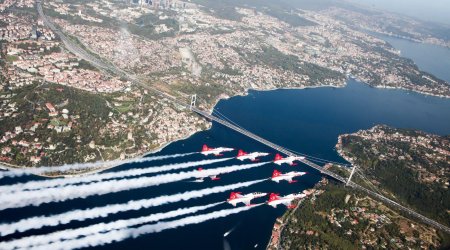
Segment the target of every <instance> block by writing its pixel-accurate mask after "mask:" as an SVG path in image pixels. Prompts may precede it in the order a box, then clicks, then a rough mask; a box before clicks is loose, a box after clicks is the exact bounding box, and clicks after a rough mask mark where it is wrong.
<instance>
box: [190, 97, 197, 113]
mask: <svg viewBox="0 0 450 250" xmlns="http://www.w3.org/2000/svg"><path fill="white" fill-rule="evenodd" d="M196 101H197V94H195V95H192V96H191V107H190V110H192V108H194V107H195V102H196Z"/></svg>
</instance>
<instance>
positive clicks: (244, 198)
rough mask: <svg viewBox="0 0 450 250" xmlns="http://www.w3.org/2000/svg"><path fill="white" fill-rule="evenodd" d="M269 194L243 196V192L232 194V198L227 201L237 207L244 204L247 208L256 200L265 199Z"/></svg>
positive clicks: (258, 193)
mask: <svg viewBox="0 0 450 250" xmlns="http://www.w3.org/2000/svg"><path fill="white" fill-rule="evenodd" d="M266 195H267V193H260V192H255V193H250V194H241V192H231V194H230V198H229V199H228V200H227V202H228V203H230V204H231V205H233V206H236V205H237V204H238V203H240V202H242V203H244V204H245V205H247V206H250V205H251V203H250V202H251V201H252V200H253V199H255V198H259V197H264V196H266Z"/></svg>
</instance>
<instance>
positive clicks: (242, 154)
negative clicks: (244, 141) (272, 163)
mask: <svg viewBox="0 0 450 250" xmlns="http://www.w3.org/2000/svg"><path fill="white" fill-rule="evenodd" d="M267 155H269V154H268V153H261V152H253V153H246V152H244V151H243V150H241V149H239V151H238V154H237V157H236V158H237V159H238V160H241V161H243V160H247V159H248V160H251V161H258V160H259V159H257V157H260V156H267Z"/></svg>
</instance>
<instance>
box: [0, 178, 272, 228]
mask: <svg viewBox="0 0 450 250" xmlns="http://www.w3.org/2000/svg"><path fill="white" fill-rule="evenodd" d="M266 180H267V179H262V180H255V181H247V182H241V183H235V184H231V185H226V186H220V187H212V188H205V189H200V190H194V191H187V192H184V193H178V194H174V195H163V196H159V197H155V198H151V199H144V200H134V201H129V202H127V203H122V204H113V205H107V206H104V207H94V208H89V209H85V210H81V209H79V210H72V211H69V212H65V213H62V214H56V215H50V216H36V217H31V218H27V219H22V220H20V221H17V222H13V223H10V224H0V236H6V235H10V234H13V233H15V232H26V231H28V230H31V229H40V228H43V227H46V226H57V225H64V224H68V223H70V222H72V221H84V220H88V219H95V218H101V217H107V216H108V215H111V214H117V213H120V212H126V211H136V210H140V209H143V208H149V207H156V206H161V205H165V204H169V203H175V202H179V201H187V200H191V199H195V198H201V197H204V196H207V195H211V194H216V193H222V192H226V191H231V190H235V189H239V188H243V187H248V186H252V185H255V184H258V183H261V182H263V181H266Z"/></svg>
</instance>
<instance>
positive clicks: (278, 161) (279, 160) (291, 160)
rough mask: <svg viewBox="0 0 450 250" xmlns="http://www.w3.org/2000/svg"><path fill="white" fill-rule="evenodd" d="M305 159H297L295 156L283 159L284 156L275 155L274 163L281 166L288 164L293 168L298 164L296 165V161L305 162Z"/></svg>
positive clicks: (301, 157)
mask: <svg viewBox="0 0 450 250" xmlns="http://www.w3.org/2000/svg"><path fill="white" fill-rule="evenodd" d="M304 159H305V157H303V156H300V157H295V156H288V157H286V158H283V156H281V155H280V154H276V155H275V159H274V160H273V163H275V164H277V165H280V166H281V164H283V163H287V164H289V165H291V166H295V165H297V163H294V161H299V160H304Z"/></svg>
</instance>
